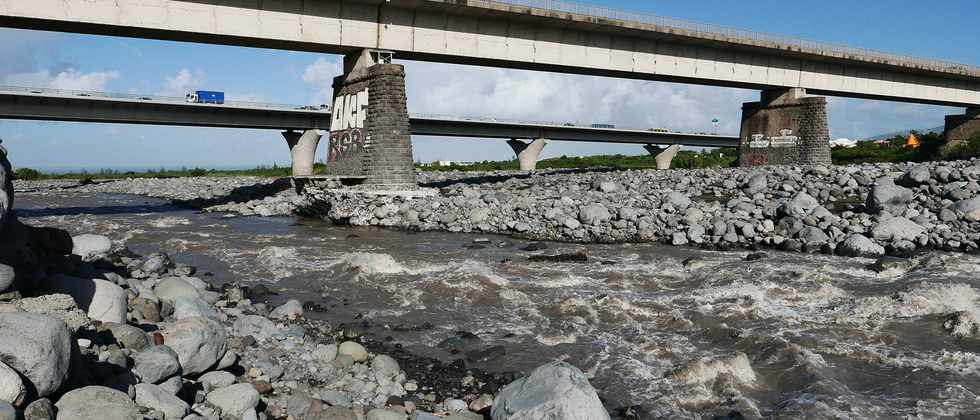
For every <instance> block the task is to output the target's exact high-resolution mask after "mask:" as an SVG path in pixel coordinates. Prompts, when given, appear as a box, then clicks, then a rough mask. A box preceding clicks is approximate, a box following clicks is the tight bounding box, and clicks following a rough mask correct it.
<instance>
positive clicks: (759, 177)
mask: <svg viewBox="0 0 980 420" xmlns="http://www.w3.org/2000/svg"><path fill="white" fill-rule="evenodd" d="M744 188H745V192H746V193H747V194H749V195H755V194H757V193H761V192H764V191H766V190H767V189H768V188H769V183H768V181H767V178H766V174H755V175H752V177H750V178H749V180H748V181H746V183H745V187H744Z"/></svg>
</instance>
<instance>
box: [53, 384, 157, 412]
mask: <svg viewBox="0 0 980 420" xmlns="http://www.w3.org/2000/svg"><path fill="white" fill-rule="evenodd" d="M55 407H57V408H58V420H92V419H99V420H134V419H140V418H142V417H141V416H140V414H139V407H137V406H136V404H135V403H134V402H133V400H131V399H129V395H126V393H124V392H120V391H117V390H115V389H112V388H106V387H104V386H87V387H84V388H79V389H75V390H72V391H70V392H68V393H66V394H65V395H63V396H62V397H61V399H59V400H58V402H57V403H55Z"/></svg>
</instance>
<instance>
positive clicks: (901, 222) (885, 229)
mask: <svg viewBox="0 0 980 420" xmlns="http://www.w3.org/2000/svg"><path fill="white" fill-rule="evenodd" d="M925 232H926V228H924V227H922V226H919V225H918V224H916V223H915V222H913V221H911V220H909V219H906V218H904V217H893V218H890V219H888V220H885V221H882V222H880V223H878V225H876V226H875V227H874V229H872V230H871V236H872V237H873V238H875V239H876V240H879V241H903V240H904V241H914V240H915V238H917V237H918V236H919V235H922V234H924V233H925Z"/></svg>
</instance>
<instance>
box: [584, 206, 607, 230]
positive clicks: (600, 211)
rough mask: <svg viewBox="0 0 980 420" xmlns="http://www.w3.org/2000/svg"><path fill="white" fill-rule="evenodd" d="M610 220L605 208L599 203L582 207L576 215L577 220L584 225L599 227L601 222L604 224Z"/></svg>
mask: <svg viewBox="0 0 980 420" xmlns="http://www.w3.org/2000/svg"><path fill="white" fill-rule="evenodd" d="M611 218H612V215H611V214H609V210H608V209H606V206H603V205H602V204H599V203H592V204H589V205H587V206H583V207H582V208H581V209H580V210H579V213H578V220H579V221H581V222H582V224H584V225H592V226H599V225H600V224H602V222H605V221H607V220H609V219H611Z"/></svg>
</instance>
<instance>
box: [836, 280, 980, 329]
mask: <svg viewBox="0 0 980 420" xmlns="http://www.w3.org/2000/svg"><path fill="white" fill-rule="evenodd" d="M978 299H980V294H978V293H977V289H975V288H973V287H972V286H970V285H967V284H962V283H954V284H937V283H928V282H922V283H919V284H918V285H917V286H915V287H913V288H912V289H910V290H907V291H901V292H897V293H894V294H892V295H889V296H873V297H867V298H863V299H858V300H857V301H855V302H854V304H853V305H852V306H851V307H850V309H849V311H848V313H845V314H841V315H842V316H841V317H840V320H841V321H845V322H847V321H850V322H867V321H870V322H872V323H873V324H875V325H878V326H881V325H884V324H887V323H888V322H891V321H892V320H894V319H896V318H915V317H922V316H926V315H934V314H940V315H943V314H948V313H951V312H959V311H964V312H968V313H970V314H972V315H974V317H978V316H980V306H978V305H977V304H978Z"/></svg>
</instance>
